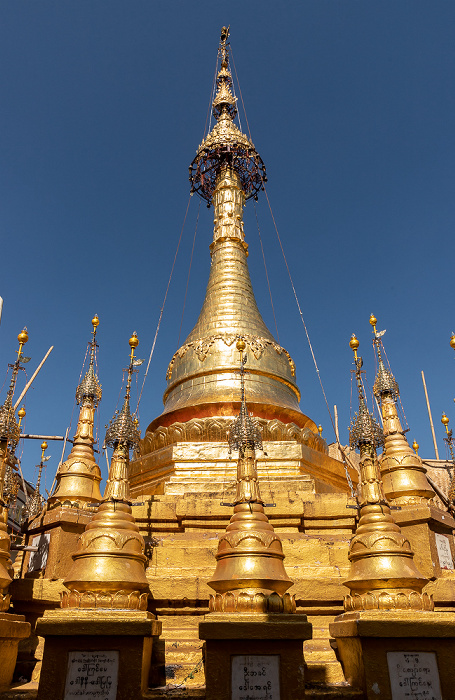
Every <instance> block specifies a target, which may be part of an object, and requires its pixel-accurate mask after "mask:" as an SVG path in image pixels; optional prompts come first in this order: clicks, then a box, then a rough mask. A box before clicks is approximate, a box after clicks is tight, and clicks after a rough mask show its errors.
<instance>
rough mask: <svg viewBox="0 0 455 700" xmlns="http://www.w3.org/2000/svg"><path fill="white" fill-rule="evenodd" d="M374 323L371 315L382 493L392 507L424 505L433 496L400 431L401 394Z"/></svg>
mask: <svg viewBox="0 0 455 700" xmlns="http://www.w3.org/2000/svg"><path fill="white" fill-rule="evenodd" d="M376 323H377V319H376V317H375V316H374V315H373V314H371V316H370V324H371V326H372V327H373V344H374V347H375V349H376V353H377V357H378V373H377V375H376V380H375V383H374V386H373V391H374V394H375V396H376V397H377V399H378V401H379V402H380V404H381V410H382V421H383V430H384V452H383V455H382V457H381V476H382V480H383V484H384V493H385V496H386V498H387V499H388V500H390V502H391V503H394V504H396V505H399V506H403V505H414V504H419V503H426V502H427V501H428V500H430V499H432V498H434V495H435V493H434V491H433V489H432V488H431V486H430V484H429V483H428V481H427V478H426V476H425V474H426V469H425V467H424V466H423V464H422V460H421V459H420V457H419V456H418V455H417V454H416V453H415V452H414V450H412V449H411V448H410V446H409V444H408V441H407V440H406V436H405V433H404V431H403V428H402V427H401V423H400V419H399V417H398V411H397V403H396V402H397V398H398V396H399V394H400V390H399V388H398V383H397V381H396V379H395V377H394V376H393V374H392V372H391V371H390V370H389V369H387V368H386V366H385V365H384V359H383V357H382V348H381V346H382V340H381V337H382V335H383V334H384V331H382V332H381V333H378V332H377V330H376Z"/></svg>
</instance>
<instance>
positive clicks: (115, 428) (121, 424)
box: [105, 399, 141, 449]
mask: <svg viewBox="0 0 455 700" xmlns="http://www.w3.org/2000/svg"><path fill="white" fill-rule="evenodd" d="M140 439H141V434H140V431H139V430H138V428H137V421H136V419H135V418H134V417H133V416H132V415H131V411H130V406H129V401H127V400H126V399H125V401H124V403H123V406H122V410H121V411H120V412H119V411H116V412H115V413H114V416H113V417H112V419H111V421H110V422H109V425H108V426H107V430H106V438H105V443H106V445H108V446H109V447H115V446H116V445H118V443H120V442H122V443H124V444H125V445H128V448H129V449H134V448H136V447H137V446H138V444H139V441H140Z"/></svg>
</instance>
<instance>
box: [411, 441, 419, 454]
mask: <svg viewBox="0 0 455 700" xmlns="http://www.w3.org/2000/svg"><path fill="white" fill-rule="evenodd" d="M412 449H413V450H414V452H415V453H416V455H417V457H418V456H419V443H418V442H417V440H414V442H413V443H412Z"/></svg>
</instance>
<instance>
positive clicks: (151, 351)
mask: <svg viewBox="0 0 455 700" xmlns="http://www.w3.org/2000/svg"><path fill="white" fill-rule="evenodd" d="M190 202H191V194H190V195H189V197H188V204H187V205H186V211H185V216H184V218H183V224H182V230H181V231H180V237H179V241H178V243H177V249H176V251H175V255H174V260H173V263H172V267H171V274H170V275H169V280H168V283H167V287H166V293H165V295H164V299H163V304H162V306H161V311H160V316H159V318H158V323H157V326H156V331H155V337H154V338H153V343H152V349H151V350H150V356H149V360H148V363H147V369H146V370H145V374H144V379H143V381H142V387H141V391H140V394H139V398H138V400H137V406H136V411H135V413H137V411H138V409H139V404H140V403H141V398H142V392H143V391H144V385H145V380H146V379H147V374H148V371H149V368H150V363H151V361H152V357H153V353H154V350H155V345H156V339H157V337H158V331H159V330H160V326H161V319H162V318H163V311H164V306H165V304H166V299H167V295H168V292H169V287H170V285H171V280H172V275H173V274H174V267H175V262H176V260H177V255H178V252H179V248H180V243H181V241H182V236H183V229H184V228H185V222H186V217H187V216H188V209H189V208H190Z"/></svg>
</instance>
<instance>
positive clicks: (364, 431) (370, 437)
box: [349, 339, 384, 448]
mask: <svg viewBox="0 0 455 700" xmlns="http://www.w3.org/2000/svg"><path fill="white" fill-rule="evenodd" d="M351 343H352V339H351ZM351 347H352V345H351ZM357 347H358V342H357ZM357 347H356V348H355V361H354V363H355V376H356V381H357V392H358V396H359V412H358V413H356V414H355V415H354V419H353V420H352V422H351V425H350V426H349V444H350V446H351V447H352V448H355V447H357V448H359V447H360V445H366V444H370V445H373V447H375V448H376V447H380V446H381V445H383V444H384V433H383V431H382V428H381V426H380V425H379V423H378V422H377V420H375V418H373V416H372V414H371V413H370V412H369V410H368V408H367V405H366V401H365V394H364V390H363V384H362V378H361V369H362V365H363V360H362V358H361V357H358V356H357V352H356V351H357Z"/></svg>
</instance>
